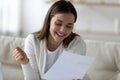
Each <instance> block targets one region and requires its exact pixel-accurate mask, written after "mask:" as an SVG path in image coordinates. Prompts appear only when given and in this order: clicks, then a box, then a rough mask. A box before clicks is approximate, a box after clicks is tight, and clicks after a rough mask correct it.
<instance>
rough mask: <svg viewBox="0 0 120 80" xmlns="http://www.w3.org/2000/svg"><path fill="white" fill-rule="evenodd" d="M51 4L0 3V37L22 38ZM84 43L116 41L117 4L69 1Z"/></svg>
mask: <svg viewBox="0 0 120 80" xmlns="http://www.w3.org/2000/svg"><path fill="white" fill-rule="evenodd" d="M54 1H55V0H0V35H2V36H14V37H26V36H27V35H28V34H30V33H32V32H34V31H37V30H39V29H40V28H41V27H42V24H43V21H44V17H45V15H46V13H47V10H48V8H49V7H50V6H51V4H53V2H54ZM71 2H73V4H74V6H75V8H76V10H77V13H78V19H77V22H76V23H75V28H74V31H75V32H77V33H79V34H80V35H81V36H82V37H83V38H84V39H93V40H105V41H108V40H109V41H120V0H71Z"/></svg>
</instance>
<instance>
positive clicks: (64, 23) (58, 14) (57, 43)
mask: <svg viewBox="0 0 120 80" xmlns="http://www.w3.org/2000/svg"><path fill="white" fill-rule="evenodd" d="M76 19H77V13H76V10H75V8H74V6H73V5H72V4H71V3H70V2H69V1H65V0H61V1H56V2H55V3H54V4H53V5H52V6H51V7H50V9H49V10H48V13H47V15H46V17H45V21H44V24H43V28H42V29H41V30H39V31H37V32H34V33H32V34H30V35H28V37H27V38H26V40H25V49H24V51H23V50H22V49H20V48H19V47H16V49H15V50H14V52H13V57H14V58H15V60H16V61H18V62H20V63H21V65H22V69H23V73H24V76H25V80H40V79H41V76H43V74H44V73H46V72H47V71H48V70H49V69H50V68H51V67H52V65H53V64H54V63H55V61H56V60H57V59H58V57H59V56H60V55H61V53H62V52H63V51H68V52H73V53H76V54H81V55H85V53H86V45H85V43H84V41H83V40H82V38H81V37H80V36H79V35H78V34H76V33H73V28H74V23H75V22H76ZM74 80H75V79H74ZM78 80H79V79H78Z"/></svg>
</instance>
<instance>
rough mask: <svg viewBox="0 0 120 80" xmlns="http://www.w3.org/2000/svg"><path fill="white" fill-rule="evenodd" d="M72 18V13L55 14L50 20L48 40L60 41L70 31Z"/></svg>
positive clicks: (72, 23) (72, 22) (73, 18)
mask: <svg viewBox="0 0 120 80" xmlns="http://www.w3.org/2000/svg"><path fill="white" fill-rule="evenodd" d="M74 20H75V17H74V15H73V14H72V13H58V14H55V15H54V16H53V17H52V19H51V21H50V30H49V33H50V35H49V38H50V40H51V39H52V41H55V42H58V43H59V42H62V41H63V40H64V39H65V38H66V37H68V36H69V35H70V33H71V32H72V30H73V25H74Z"/></svg>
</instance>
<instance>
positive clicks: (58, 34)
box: [56, 32, 65, 37]
mask: <svg viewBox="0 0 120 80" xmlns="http://www.w3.org/2000/svg"><path fill="white" fill-rule="evenodd" d="M56 34H57V36H58V37H64V36H65V34H61V33H58V32H56Z"/></svg>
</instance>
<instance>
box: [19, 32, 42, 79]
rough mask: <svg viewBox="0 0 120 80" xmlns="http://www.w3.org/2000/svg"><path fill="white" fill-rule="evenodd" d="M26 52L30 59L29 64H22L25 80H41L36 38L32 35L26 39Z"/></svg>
mask: <svg viewBox="0 0 120 80" xmlns="http://www.w3.org/2000/svg"><path fill="white" fill-rule="evenodd" d="M24 51H25V53H26V55H27V57H28V58H29V62H28V64H21V66H22V69H23V74H24V79H25V80H40V72H39V70H38V66H37V62H36V58H35V45H34V36H33V35H32V34H30V35H29V36H28V37H27V38H26V39H25V47H24Z"/></svg>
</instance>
